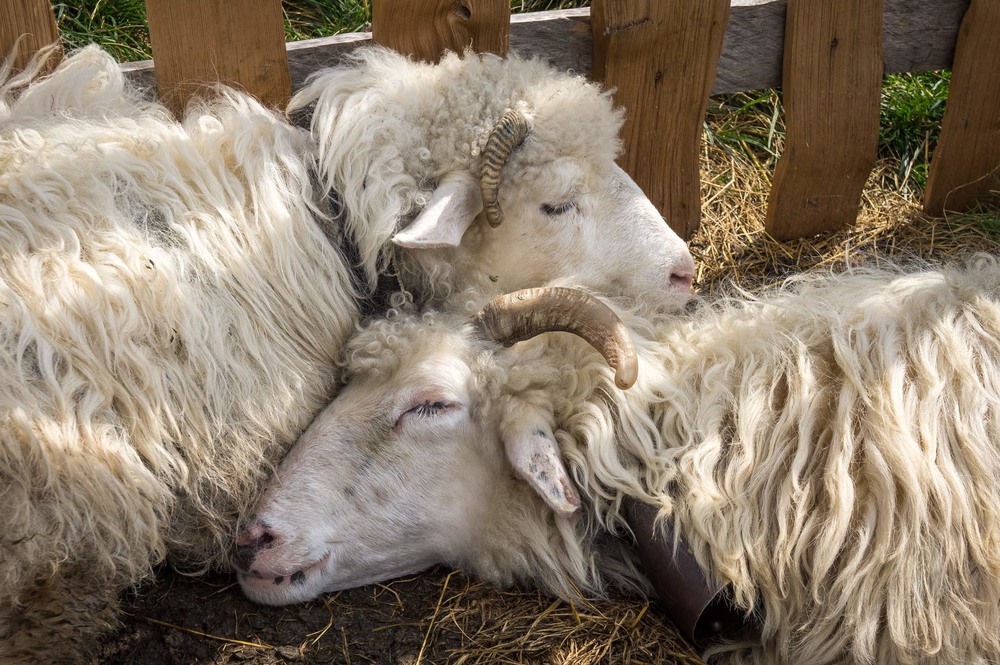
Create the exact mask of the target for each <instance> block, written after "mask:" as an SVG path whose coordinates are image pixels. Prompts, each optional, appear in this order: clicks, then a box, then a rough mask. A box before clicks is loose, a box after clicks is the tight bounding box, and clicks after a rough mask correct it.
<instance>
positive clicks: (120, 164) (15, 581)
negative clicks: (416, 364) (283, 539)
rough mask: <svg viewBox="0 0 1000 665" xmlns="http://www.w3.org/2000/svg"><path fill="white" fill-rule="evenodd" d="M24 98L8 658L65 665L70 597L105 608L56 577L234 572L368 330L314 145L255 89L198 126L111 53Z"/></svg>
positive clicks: (3, 93) (5, 136)
mask: <svg viewBox="0 0 1000 665" xmlns="http://www.w3.org/2000/svg"><path fill="white" fill-rule="evenodd" d="M18 83H19V80H18V79H16V78H15V79H11V80H10V81H9V82H8V84H7V85H6V86H5V87H3V88H0V99H2V100H3V106H2V109H3V113H2V114H0V134H2V139H0V164H2V165H3V168H2V172H0V245H2V246H3V248H4V253H3V259H2V261H0V372H2V374H3V376H4V377H6V378H5V380H4V381H3V382H2V386H0V414H2V415H0V497H2V499H0V503H2V504H3V506H4V510H3V511H0V533H2V534H3V537H2V540H0V546H2V556H0V586H2V588H3V598H2V599H0V655H2V656H4V657H0V660H3V661H4V662H18V660H19V659H21V658H24V659H27V660H28V661H29V662H30V661H31V660H32V659H35V658H37V659H40V660H45V658H44V657H43V656H41V655H40V654H41V653H44V649H46V648H47V647H48V645H49V644H50V643H49V642H48V641H47V640H40V639H38V638H37V634H38V632H39V626H42V625H45V622H46V621H47V622H48V623H57V622H54V621H51V620H49V619H46V618H45V613H46V612H50V613H51V612H56V613H57V614H58V612H60V611H62V609H63V608H62V607H61V606H60V604H61V603H62V604H65V603H70V602H71V601H68V600H67V599H74V598H80V599H81V603H80V607H81V616H79V617H77V619H78V620H79V622H80V623H86V616H85V615H86V613H87V612H88V611H90V610H89V609H88V608H92V607H93V606H94V605H95V602H91V601H85V598H86V597H87V595H88V593H85V592H81V593H79V594H77V593H76V592H72V591H69V590H65V589H64V590H63V591H59V590H58V588H59V587H60V586H67V587H69V586H72V582H71V581H70V580H68V579H66V580H65V581H64V582H62V583H57V582H55V581H54V579H56V578H71V577H72V576H73V575H80V577H79V582H78V583H79V584H81V585H85V586H86V587H87V589H90V590H95V591H94V592H95V593H97V594H98V598H104V599H105V600H106V601H107V602H110V600H111V599H112V598H113V597H114V596H115V595H116V594H117V591H118V590H120V589H122V588H124V587H125V586H127V585H130V584H133V583H135V582H136V581H138V580H140V579H142V577H144V576H145V575H148V574H149V572H150V570H151V566H152V565H153V564H155V563H157V562H159V561H161V560H162V559H163V558H164V557H165V556H166V555H167V554H168V552H169V554H170V556H171V559H172V560H173V561H174V562H175V563H177V564H178V565H181V566H183V567H184V568H186V569H189V570H200V569H204V568H205V567H207V566H212V565H220V564H222V563H224V562H225V561H226V559H227V558H228V548H229V543H230V541H231V533H232V529H233V525H234V524H235V522H236V519H237V516H238V515H239V513H240V511H242V510H244V509H245V508H246V506H247V504H248V502H250V501H252V500H253V497H254V496H255V494H256V493H257V492H258V488H259V486H260V485H261V484H262V482H263V480H264V478H265V477H266V474H267V472H268V470H269V468H270V465H272V464H274V463H276V462H277V461H278V460H279V459H280V455H281V454H282V453H283V452H284V451H285V450H286V449H287V448H288V446H289V445H290V444H291V443H292V442H293V441H294V440H295V438H296V436H298V434H299V433H300V432H301V430H302V429H303V428H304V427H305V426H306V425H307V424H308V422H309V420H310V419H311V418H312V416H313V414H314V413H315V411H316V410H317V409H318V408H319V407H320V406H321V405H322V404H323V403H324V402H325V401H326V400H328V399H329V397H330V395H331V392H332V389H333V387H334V378H335V377H334V372H333V362H334V359H335V358H336V356H337V354H338V352H339V350H340V346H341V344H342V343H343V341H344V339H345V338H346V337H347V335H348V333H349V331H350V330H351V329H352V327H353V325H354V322H355V320H356V319H357V305H356V294H355V293H354V292H353V290H352V288H351V286H350V284H351V278H350V275H349V271H348V266H347V265H346V263H345V261H344V260H343V258H342V257H341V255H340V253H339V251H338V248H337V247H335V246H334V245H333V244H331V243H330V242H329V241H328V240H327V237H326V234H325V233H324V231H323V219H324V218H323V214H322V213H321V212H320V211H319V210H318V209H317V208H316V206H315V205H314V204H313V203H312V201H314V200H316V197H315V195H314V194H313V190H312V184H311V174H310V172H309V169H308V167H307V163H306V161H305V160H303V159H302V155H303V154H304V153H305V152H306V151H307V150H308V149H309V145H308V140H307V139H308V137H307V135H306V134H305V133H304V132H302V131H301V130H298V129H295V128H293V127H291V126H289V125H287V124H286V123H283V122H282V121H280V120H279V118H278V117H277V116H275V115H274V114H273V113H271V112H269V111H267V110H266V109H264V108H263V107H260V106H259V105H257V104H256V103H254V102H253V101H252V100H250V99H249V98H247V97H246V96H243V95H236V94H232V95H225V96H224V97H223V98H222V99H220V100H219V101H218V102H216V103H215V104H213V105H212V106H211V107H205V108H203V109H200V110H199V111H198V112H194V113H191V114H190V115H189V117H188V120H187V121H186V122H184V123H183V124H181V123H177V122H176V121H173V120H172V119H170V118H169V116H168V115H167V114H166V112H165V111H164V110H163V109H162V108H161V107H160V106H158V105H154V104H152V103H150V102H146V101H144V100H143V99H142V98H141V97H140V95H139V94H138V93H137V91H135V90H133V89H131V88H129V87H128V86H127V85H125V83H124V82H123V80H122V78H121V74H120V73H119V69H118V66H117V64H116V63H114V62H113V61H112V60H111V59H110V58H109V57H107V56H106V55H104V54H103V53H101V52H99V51H97V50H95V49H86V50H84V51H82V52H81V53H79V54H77V55H75V56H73V57H72V58H70V59H69V60H68V61H67V62H66V63H64V64H63V65H62V66H61V67H60V68H59V69H58V70H57V71H56V72H55V73H54V74H53V75H52V76H51V77H50V78H48V79H44V80H41V81H38V82H36V83H33V84H32V85H31V86H29V87H28V88H27V90H26V91H25V92H24V93H23V94H21V95H20V96H19V97H17V98H15V97H14V92H15V89H16V87H17V85H18ZM39 585H40V586H39ZM43 591H44V592H45V593H44V594H43V593H42V592H43ZM39 595H44V596H45V597H46V598H48V600H46V601H45V602H44V603H42V606H41V607H39V604H40V602H41V601H39V600H38V596H39ZM72 602H75V601H72ZM20 604H24V605H25V606H27V607H28V610H24V609H23V608H19V605H20ZM96 604H97V605H100V603H99V602H96ZM25 613H26V616H21V615H23V614H25ZM35 619H37V620H38V622H39V623H38V625H35V624H33V623H32V622H33V621H34V620H35ZM77 619H72V618H68V619H67V621H69V623H70V624H71V625H73V627H78V626H77V625H76V624H73V622H74V621H76V620H77ZM63 632H65V633H67V636H69V635H71V634H73V630H72V629H71V628H66V627H64V629H63ZM18 634H22V635H26V636H27V637H23V638H19V637H18ZM32 635H34V636H35V637H34V638H33V637H32ZM3 638H8V639H6V640H5V639H3ZM33 649H39V650H42V651H41V652H38V653H35V652H33V651H32V650H33ZM60 651H62V649H60ZM63 657H69V658H70V659H72V658H73V656H72V655H71V654H65V652H64V655H63Z"/></svg>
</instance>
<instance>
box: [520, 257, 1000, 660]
mask: <svg viewBox="0 0 1000 665" xmlns="http://www.w3.org/2000/svg"><path fill="white" fill-rule="evenodd" d="M632 324H633V330H634V332H635V333H636V335H635V337H636V340H637V342H638V344H639V347H640V354H641V357H642V365H641V367H640V371H639V376H640V379H639V385H638V386H637V387H638V389H639V390H638V392H637V393H636V394H632V390H630V391H628V392H626V393H624V394H621V393H617V392H615V391H614V390H613V389H612V387H611V385H612V384H611V381H610V376H609V373H608V371H607V370H606V369H603V368H602V369H599V370H598V369H597V368H595V370H596V371H594V372H588V371H586V370H578V371H576V372H575V373H576V375H577V377H578V378H577V379H576V380H575V383H574V382H573V380H572V378H571V374H572V373H568V374H566V375H564V376H561V377H560V380H559V381H558V382H555V383H554V384H551V385H550V388H549V390H550V391H551V392H553V393H554V394H556V395H557V396H558V397H556V398H555V400H554V401H553V406H554V408H555V409H556V413H557V414H558V421H559V427H561V428H562V432H561V436H560V437H559V441H560V444H561V446H562V448H563V454H564V456H565V459H566V460H567V462H568V466H569V468H570V469H571V472H572V474H573V476H574V478H575V480H576V482H577V483H578V485H579V487H580V489H581V491H582V493H583V494H584V496H585V497H586V498H587V502H588V503H589V504H590V505H589V508H590V514H589V515H588V516H587V517H586V519H587V520H590V521H594V520H597V521H598V522H600V523H603V524H605V525H607V526H609V527H610V528H612V529H615V530H617V529H620V528H621V517H620V514H619V508H618V505H617V501H619V500H620V497H621V496H623V495H633V496H639V497H640V498H642V499H643V500H645V501H647V502H650V503H656V504H658V505H659V506H660V508H661V517H664V518H665V517H671V518H672V519H673V520H674V524H675V527H676V531H677V533H678V534H680V535H681V536H682V537H683V538H684V539H685V540H686V541H687V543H688V544H689V546H690V547H691V549H692V551H693V552H694V554H695V555H696V558H697V559H698V561H699V562H700V563H701V565H702V566H703V567H704V568H705V570H706V571H708V573H709V575H711V576H714V577H716V578H717V579H718V580H719V581H721V582H723V583H727V584H731V585H732V588H733V589H734V592H735V600H736V603H737V605H738V606H739V607H741V608H743V609H745V610H746V611H747V612H757V613H758V614H760V615H762V616H763V628H764V639H763V645H747V644H729V645H723V646H720V647H717V648H715V649H714V650H713V651H712V652H711V653H710V657H711V660H712V662H720V663H776V662H784V663H801V662H809V663H841V662H849V663H876V662H877V663H956V662H962V663H984V664H985V663H995V662H997V660H998V659H1000V520H998V519H997V515H1000V454H998V447H997V441H998V439H1000V262H998V260H997V259H995V258H992V257H978V258H976V259H975V260H972V261H970V262H969V263H968V264H967V265H964V266H959V267H951V268H948V269H943V270H933V271H932V270H923V271H919V272H913V273H909V272H908V271H902V270H884V271H872V272H865V271H859V272H858V273H857V274H851V275H843V276H831V275H822V276H812V277H806V278H800V279H797V280H793V281H792V282H790V283H789V284H788V285H786V286H785V287H784V288H782V289H780V290H777V291H775V292H772V293H770V294H766V295H764V296H761V297H759V298H750V297H748V296H746V294H744V295H743V296H741V297H739V298H730V299H726V300H723V301H721V302H717V303H711V304H703V305H702V306H701V307H700V309H699V310H698V311H696V312H694V314H693V315H692V316H691V317H689V318H687V319H686V320H682V321H680V322H675V323H673V324H667V325H661V326H660V327H658V329H654V328H652V327H650V326H649V325H648V324H646V323H644V322H642V321H632ZM654 330H655V334H654V335H653V336H652V337H651V336H650V333H651V332H653V331H654ZM540 339H542V338H540ZM571 343H576V342H575V340H573V342H570V341H565V340H558V341H556V340H550V341H544V342H539V345H545V346H548V347H549V348H548V349H547V350H545V351H542V350H540V349H536V350H534V351H532V353H537V354H538V355H539V356H545V355H548V354H553V352H554V355H555V356H556V357H558V358H559V361H560V364H561V365H563V366H567V365H568V366H570V367H573V366H575V365H576V364H577V363H578V362H581V361H583V360H584V358H586V357H591V358H593V353H592V352H590V351H589V349H587V348H585V347H583V345H581V344H578V343H576V347H577V348H578V350H577V351H575V352H574V351H572V350H571V349H570V348H569V346H568V345H569V344H571ZM553 346H558V347H560V348H558V349H553V348H552V347H553ZM517 362H518V363H519V365H524V364H527V363H524V362H523V358H518V359H517ZM526 371H527V370H526ZM588 375H590V377H595V376H596V377H599V378H598V379H596V380H594V379H593V378H589V377H588ZM552 385H554V386H558V388H555V389H553V388H552V387H551V386H552ZM560 400H565V401H560ZM637 485H639V487H638V488H637ZM603 574H604V573H603V572H602V575H603ZM552 575H553V573H552V572H551V571H540V572H538V571H536V574H535V577H536V579H540V580H541V582H542V583H543V585H546V586H549V585H548V580H549V579H554V577H552ZM578 584H579V585H580V586H581V588H583V589H586V590H588V591H592V592H597V593H600V592H601V585H599V584H595V583H594V581H593V580H589V579H580V580H578ZM550 588H553V589H558V587H557V586H551V587H550Z"/></svg>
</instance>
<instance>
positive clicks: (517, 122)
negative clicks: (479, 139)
mask: <svg viewBox="0 0 1000 665" xmlns="http://www.w3.org/2000/svg"><path fill="white" fill-rule="evenodd" d="M530 131H531V122H530V121H529V120H528V118H527V116H525V115H524V114H523V113H521V112H520V111H507V112H506V113H504V114H503V115H502V116H501V117H500V120H499V121H497V124H496V125H494V126H493V131H491V132H490V137H489V138H488V139H486V147H485V148H483V166H482V169H481V170H480V175H479V190H480V191H481V192H482V193H483V207H484V208H485V209H486V219H487V220H488V221H489V223H490V226H492V227H494V228H496V227H498V226H500V223H501V222H503V211H501V210H500V202H499V201H497V196H498V195H499V194H500V172H501V171H502V170H503V167H504V164H506V163H507V160H508V159H509V158H510V155H511V153H512V152H514V150H516V149H517V147H518V146H519V145H521V143H523V142H524V139H525V137H526V136H527V135H528V132H530Z"/></svg>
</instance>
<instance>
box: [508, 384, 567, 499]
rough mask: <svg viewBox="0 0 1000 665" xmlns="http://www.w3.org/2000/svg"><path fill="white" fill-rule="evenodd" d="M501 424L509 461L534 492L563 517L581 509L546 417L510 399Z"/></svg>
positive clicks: (544, 414) (533, 407)
mask: <svg viewBox="0 0 1000 665" xmlns="http://www.w3.org/2000/svg"><path fill="white" fill-rule="evenodd" d="M505 411H506V412H505V414H504V418H503V421H502V422H501V436H502V438H503V442H504V448H505V449H506V451H507V459H508V460H510V463H511V464H512V465H513V467H514V470H515V471H516V472H517V475H519V476H520V477H521V478H523V479H524V480H525V482H527V483H528V484H529V485H530V486H531V487H532V489H534V490H535V491H536V492H538V494H539V495H540V496H541V497H542V498H543V499H545V503H547V504H549V507H551V508H552V509H553V510H555V511H556V512H557V513H559V514H561V515H571V514H573V513H574V512H575V511H576V509H577V508H579V507H580V498H579V497H578V496H577V492H576V488H575V487H574V485H573V481H572V480H570V477H569V474H568V473H567V472H566V467H565V466H563V463H562V459H561V458H560V455H559V446H558V445H557V444H556V437H555V435H554V434H553V433H552V426H551V425H550V424H549V420H550V418H548V417H547V414H546V413H545V412H544V411H542V410H541V409H539V408H538V407H535V406H533V405H531V404H529V403H528V402H526V401H524V400H515V399H511V404H510V405H509V408H508V409H506V410H505Z"/></svg>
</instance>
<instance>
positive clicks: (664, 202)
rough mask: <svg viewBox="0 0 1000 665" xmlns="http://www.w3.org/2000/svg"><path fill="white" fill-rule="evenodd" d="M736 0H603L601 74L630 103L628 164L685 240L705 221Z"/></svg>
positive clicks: (625, 135) (597, 68)
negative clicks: (703, 169)
mask: <svg viewBox="0 0 1000 665" xmlns="http://www.w3.org/2000/svg"><path fill="white" fill-rule="evenodd" d="M728 16H729V0H597V1H596V2H595V3H594V5H593V30H594V70H593V77H594V78H595V79H597V80H599V81H603V82H604V83H605V84H606V85H608V86H609V87H612V88H614V89H615V93H614V95H615V102H617V103H618V104H619V105H621V106H622V107H624V108H625V111H626V115H625V126H624V127H623V128H622V142H623V144H624V153H623V155H622V157H621V158H620V159H619V162H620V165H621V167H622V168H623V169H624V170H625V171H626V172H627V173H628V174H629V175H631V176H632V178H633V179H634V180H635V182H636V184H638V185H639V187H641V188H642V190H643V191H644V192H645V193H646V196H648V197H649V199H650V201H652V202H653V205H655V206H656V208H657V209H658V210H659V211H660V213H661V214H662V215H663V216H664V217H665V218H666V220H667V223H668V224H670V227H671V228H672V229H674V231H676V232H677V233H678V234H679V235H680V236H681V237H682V238H688V237H690V236H691V235H692V234H693V233H694V232H695V230H696V229H697V228H698V224H699V223H700V221H701V177H700V170H699V162H698V153H699V145H700V141H701V133H702V127H703V126H704V122H705V109H706V107H707V105H708V95H709V93H710V92H711V90H712V82H713V81H714V80H715V68H716V65H717V63H718V61H719V53H720V51H721V50H722V39H723V37H724V36H725V32H726V21H727V19H728Z"/></svg>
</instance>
